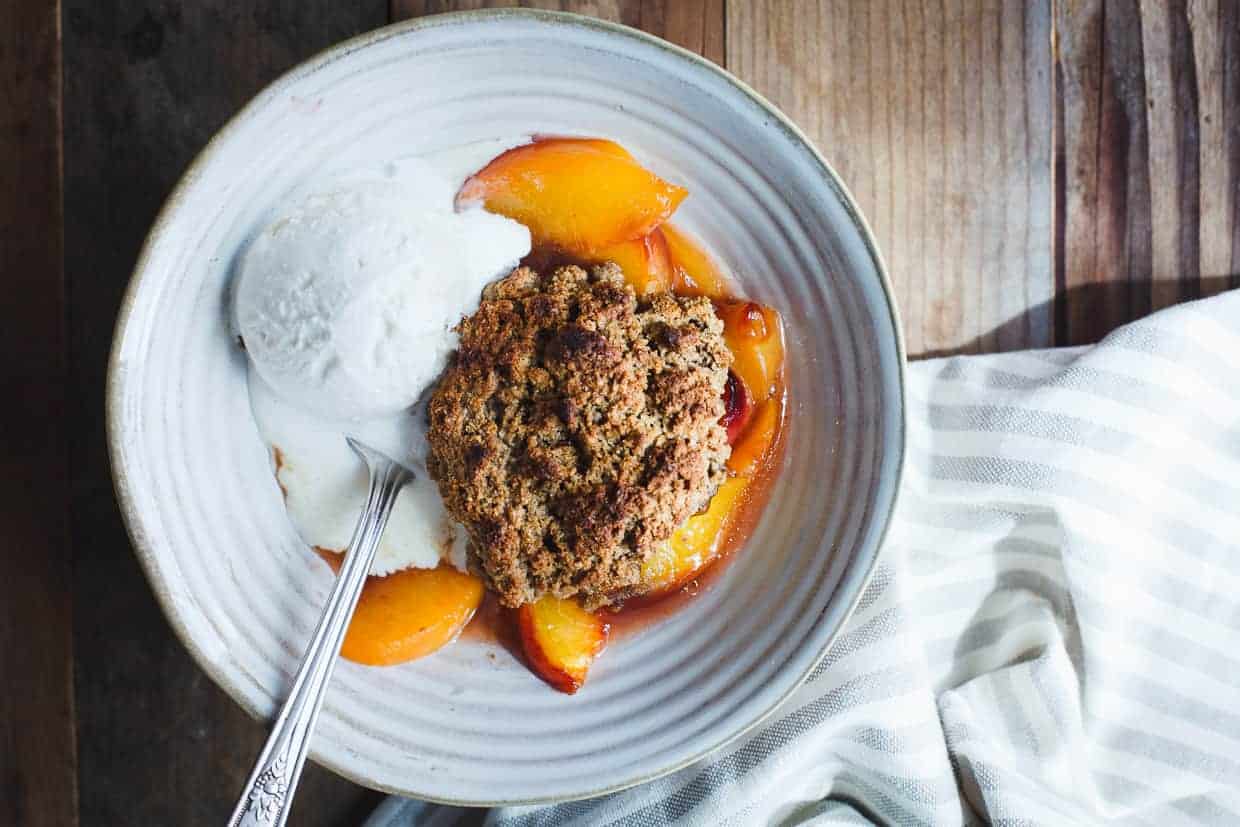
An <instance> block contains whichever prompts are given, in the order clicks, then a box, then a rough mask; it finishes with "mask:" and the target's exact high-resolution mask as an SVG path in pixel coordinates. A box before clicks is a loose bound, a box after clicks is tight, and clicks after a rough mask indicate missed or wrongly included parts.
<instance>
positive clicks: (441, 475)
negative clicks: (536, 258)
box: [427, 264, 732, 607]
mask: <svg viewBox="0 0 1240 827" xmlns="http://www.w3.org/2000/svg"><path fill="white" fill-rule="evenodd" d="M458 330H459V332H460V349H459V350H458V351H457V353H456V354H455V356H454V357H453V359H452V362H451V363H450V365H449V366H448V368H447V370H446V371H445V372H444V375H443V376H442V377H441V379H440V381H439V384H438V386H437V387H436V389H435V391H434V393H433V395H432V397H431V400H430V404H429V410H428V416H429V420H430V431H429V434H428V439H429V442H430V456H429V460H428V463H427V467H428V469H429V471H430V474H431V476H432V477H433V478H434V479H435V481H436V482H437V483H438V484H439V490H440V493H441V494H442V496H443V500H444V503H445V504H446V506H447V509H448V511H449V512H450V513H451V514H452V515H453V516H454V517H455V518H456V519H458V520H459V521H460V522H462V523H463V524H464V525H465V527H466V528H467V530H468V532H469V538H470V542H469V561H470V567H471V569H472V570H473V571H475V572H476V573H477V574H478V575H479V576H481V577H482V578H483V579H484V580H485V582H486V584H487V586H488V587H489V588H490V589H491V590H492V591H494V592H495V593H496V594H497V595H498V597H499V600H500V602H501V603H503V604H504V605H506V606H520V605H522V604H524V603H528V602H532V601H534V600H536V599H537V598H538V597H539V596H541V595H543V594H548V593H549V594H554V595H557V596H559V597H572V596H577V597H579V598H580V599H581V600H582V602H583V604H585V605H586V606H587V607H596V606H598V605H601V604H605V603H608V602H610V601H612V600H613V599H615V598H616V597H617V596H619V595H623V594H626V593H631V592H633V591H634V590H636V589H637V588H638V586H639V580H640V574H641V567H642V563H643V562H644V561H645V560H646V558H647V557H648V556H649V555H650V553H651V551H652V550H653V549H654V548H655V547H656V546H657V545H658V544H660V543H662V542H664V541H666V540H667V538H668V537H670V536H671V534H672V532H673V531H674V530H675V529H676V528H677V527H678V526H679V525H680V524H681V523H683V522H684V521H685V520H686V519H688V518H689V517H690V516H692V515H693V514H695V513H697V512H698V511H701V510H702V509H704V508H705V507H706V505H707V504H708V503H709V502H710V498H711V496H712V495H713V494H714V492H715V490H716V488H717V487H718V486H719V484H720V482H722V481H723V479H724V477H725V475H726V473H727V472H726V469H725V463H726V461H727V458H728V454H729V450H730V449H729V447H728V444H727V433H726V430H725V429H724V427H723V426H721V425H720V424H719V419H720V417H721V416H722V415H723V412H724V408H723V401H722V397H721V395H722V392H723V388H724V384H725V383H726V381H727V375H728V367H729V365H730V363H731V358H732V357H731V354H730V353H729V351H728V349H727V347H726V345H725V344H724V340H723V325H722V323H721V322H720V321H719V319H718V318H717V317H716V315H715V313H714V308H713V307H712V305H711V302H710V300H709V299H706V298H690V297H679V296H673V295H671V294H667V293H659V294H655V295H651V296H643V297H641V298H638V297H637V296H636V295H635V294H634V292H633V289H632V288H631V287H629V286H628V285H627V284H626V283H625V281H624V278H623V276H622V275H621V272H620V269H619V268H618V267H616V266H615V265H614V264H605V265H602V266H599V267H595V268H594V269H593V270H592V272H590V273H587V272H586V271H585V270H584V269H582V268H580V267H575V266H568V267H560V268H558V269H556V270H554V271H552V272H549V273H544V274H539V273H536V272H534V271H533V270H530V269H528V268H524V267H522V268H518V269H516V270H514V271H513V272H512V273H510V274H509V275H508V276H506V277H505V278H503V279H501V280H499V281H498V282H495V283H494V284H492V285H490V286H489V287H487V288H486V290H485V291H484V292H483V297H482V302H481V304H480V306H479V308H478V310H477V312H475V313H474V314H473V315H472V316H469V317H468V318H465V319H463V320H462V321H461V324H460V325H459V327H458Z"/></svg>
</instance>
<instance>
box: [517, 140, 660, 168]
mask: <svg viewBox="0 0 1240 827" xmlns="http://www.w3.org/2000/svg"><path fill="white" fill-rule="evenodd" d="M551 141H573V142H574V143H578V144H581V145H583V146H588V147H590V148H591V149H597V150H598V151H599V152H602V153H604V154H606V155H614V156H616V157H617V158H623V159H624V160H626V161H633V162H634V163H636V162H637V161H636V159H635V158H634V157H633V153H631V152H629V151H628V150H627V149H625V148H624V147H622V146H621V145H620V144H618V143H616V142H615V141H609V140H607V139H606V138H578V137H576V136H573V135H535V136H534V143H550V142H551Z"/></svg>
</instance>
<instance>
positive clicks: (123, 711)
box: [0, 0, 387, 825]
mask: <svg viewBox="0 0 1240 827" xmlns="http://www.w3.org/2000/svg"><path fill="white" fill-rule="evenodd" d="M386 20H387V7H386V3H385V2H384V0H372V2H366V3H337V2H334V0H296V2H293V0H288V2H263V3H260V4H249V3H244V4H243V3H234V2H232V1H231V0H210V1H209V2H207V1H205V0H204V2H194V3H175V2H170V3H159V4H150V3H146V2H140V0H117V2H111V3H97V2H94V0H69V1H68V2H66V3H65V9H64V25H65V32H64V41H65V60H66V72H65V114H66V117H65V195H66V197H65V203H66V210H65V242H66V256H65V267H66V273H67V280H68V298H69V312H70V322H71V324H70V327H71V339H70V364H71V380H72V386H73V387H74V389H75V394H74V397H73V399H72V400H71V404H70V409H69V411H70V413H69V416H70V421H71V423H72V442H71V456H72V457H73V464H74V476H73V488H72V524H71V525H72V538H73V543H74V547H75V548H76V549H77V554H76V566H75V571H74V578H73V582H74V607H75V613H74V618H73V620H74V623H73V629H74V637H75V642H76V655H77V681H76V688H77V699H78V705H77V711H78V716H77V718H78V743H79V744H80V751H79V762H80V778H81V819H82V822H83V823H84V824H221V823H223V821H224V819H226V818H227V815H228V812H229V811H230V810H231V808H232V805H233V803H234V801H235V797H236V795H237V793H238V791H239V790H240V788H241V785H242V783H243V782H244V781H245V777H246V775H247V774H248V772H249V769H250V766H251V764H252V762H253V760H254V758H255V757H256V756H257V754H258V750H259V747H260V746H261V744H262V740H263V738H264V737H265V733H266V726H265V725H264V724H260V723H258V722H255V721H252V720H250V719H249V718H248V717H247V716H246V714H245V713H244V712H242V711H241V710H240V709H239V708H238V707H237V706H236V705H235V704H234V703H233V702H232V701H231V700H230V699H229V698H227V697H226V696H225V695H224V693H223V692H221V691H220V690H219V689H218V688H216V687H215V685H214V684H213V683H212V682H211V681H210V680H209V679H208V678H207V677H206V675H205V674H203V672H202V671H201V670H200V669H199V668H198V667H197V666H196V665H195V664H194V663H193V662H192V661H191V660H190V658H189V655H188V654H187V653H186V651H185V649H184V648H183V647H182V646H181V644H180V643H179V642H178V641H177V640H176V639H175V638H174V637H173V635H172V632H171V631H170V629H169V627H168V624H167V622H166V620H165V619H164V617H163V615H162V613H161V612H160V611H159V608H158V607H157V606H156V603H155V600H154V598H153V596H152V594H151V590H150V588H149V587H148V585H147V583H146V581H145V578H144V577H143V576H142V574H141V573H140V571H139V569H138V566H137V563H136V562H135V560H134V555H133V552H132V551H131V549H130V545H129V540H128V538H127V537H126V535H125V531H124V529H123V527H122V525H121V520H120V516H119V514H118V512H117V508H116V505H115V502H114V500H113V495H112V483H111V480H110V477H109V471H108V462H107V456H106V452H105V442H104V429H103V421H102V416H101V402H102V399H103V396H104V390H103V383H104V372H105V367H106V359H107V353H108V345H109V341H110V339H111V335H112V326H113V323H114V320H115V317H116V311H117V307H118V304H119V301H120V296H121V293H122V291H123V289H124V287H125V284H126V282H127V281H128V278H129V274H130V270H131V268H132V267H133V264H134V261H135V259H136V257H137V253H138V249H139V247H140V245H141V243H142V240H143V238H144V236H145V234H146V231H147V229H148V228H149V226H150V224H151V222H152V220H153V218H154V216H155V213H156V211H157V210H158V208H159V207H160V205H161V204H162V202H163V200H164V198H165V196H166V195H167V194H168V192H169V190H170V189H171V188H172V186H173V184H174V183H175V182H176V180H177V178H178V177H179V176H180V174H181V172H182V171H183V170H184V169H185V167H186V165H187V164H188V163H189V161H190V160H191V159H192V158H193V156H194V155H195V154H196V153H197V152H198V151H199V150H201V149H202V147H203V145H204V144H205V143H206V142H207V140H208V139H209V138H210V137H211V135H212V134H213V133H214V132H215V131H216V130H217V129H218V128H219V127H220V126H221V125H222V124H223V122H224V121H225V120H226V119H227V118H228V117H229V116H230V115H232V114H233V113H234V112H235V111H236V110H237V109H238V108H239V107H240V106H241V105H242V104H244V103H245V102H246V101H247V100H248V99H249V98H250V97H251V96H252V95H253V94H254V93H256V92H257V91H258V90H259V89H260V88H261V87H262V86H263V85H264V84H265V83H267V82H268V81H270V80H272V79H273V78H274V77H275V76H276V75H277V74H279V73H280V72H281V71H283V70H284V69H287V68H289V67H290V66H292V65H293V64H294V63H296V62H297V61H298V60H301V59H303V58H305V57H308V56H309V55H311V54H312V53H314V52H316V51H317V50H319V49H321V48H324V47H326V46H328V45H331V44H332V43H334V42H336V41H339V40H341V39H344V38H347V37H350V36H352V35H354V34H357V33H358V32H361V31H365V30H368V29H371V28H374V27H376V26H380V25H382V24H384V23H385V22H386ZM7 269H8V268H6V270H7ZM26 556H27V557H33V556H37V555H34V554H31V553H27V554H26ZM36 769H37V767H36ZM379 798H380V796H379V795H378V794H376V793H372V792H369V791H365V790H362V789H361V788H359V787H356V786H354V785H353V784H351V783H349V782H346V781H344V780H343V779H340V778H338V777H337V776H335V775H333V774H331V773H329V772H327V771H325V770H322V769H319V768H317V767H308V768H307V775H306V777H305V778H304V779H303V781H302V784H301V787H300V788H299V790H298V794H297V800H296V803H295V804H294V809H293V813H292V823H294V824H300V825H329V824H333V825H334V824H357V823H360V822H361V821H362V819H363V818H364V817H365V814H366V813H367V812H368V811H369V810H370V809H371V808H372V807H373V806H374V805H375V804H376V803H377V801H378V800H379ZM0 820H3V819H2V818H0Z"/></svg>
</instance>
